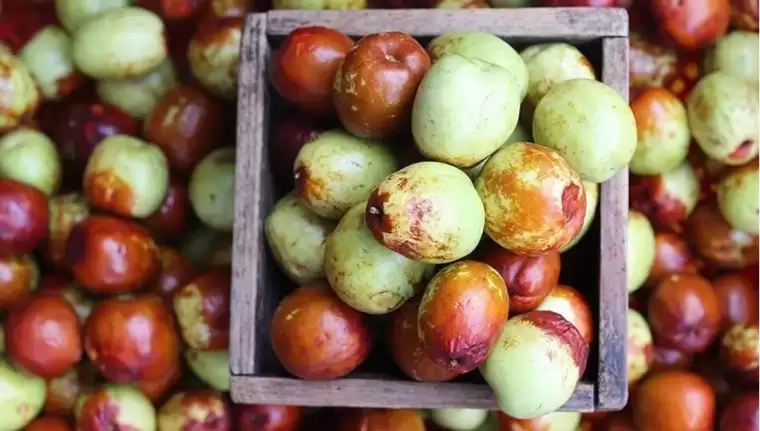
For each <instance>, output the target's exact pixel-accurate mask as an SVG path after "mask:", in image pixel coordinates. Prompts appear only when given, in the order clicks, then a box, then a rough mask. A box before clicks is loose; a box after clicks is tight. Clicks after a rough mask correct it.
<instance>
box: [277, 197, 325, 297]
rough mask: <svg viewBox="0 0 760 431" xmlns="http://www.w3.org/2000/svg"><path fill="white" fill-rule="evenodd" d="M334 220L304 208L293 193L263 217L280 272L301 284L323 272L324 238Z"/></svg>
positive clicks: (322, 274)
mask: <svg viewBox="0 0 760 431" xmlns="http://www.w3.org/2000/svg"><path fill="white" fill-rule="evenodd" d="M335 225H336V223H335V221H333V220H328V219H326V218H324V217H320V216H318V215H317V214H315V213H313V212H312V211H311V210H309V209H308V208H306V207H305V206H304V205H303V204H302V203H301V201H300V200H299V199H298V197H296V196H295V195H293V194H292V193H291V194H289V195H287V196H285V197H283V198H282V199H280V201H279V202H277V204H276V205H275V206H274V207H273V208H272V211H271V212H270V213H269V215H268V216H267V218H266V219H265V220H264V234H265V235H266V238H267V243H268V244H269V248H270V250H272V254H273V255H274V259H275V261H276V262H277V264H278V265H279V267H280V269H281V270H282V272H283V273H284V274H285V275H286V276H287V277H288V278H289V279H291V280H292V281H293V282H295V283H297V284H299V285H301V284H306V283H309V282H311V281H314V280H317V279H319V278H324V276H325V266H324V262H325V241H326V240H327V237H328V235H330V232H332V231H333V230H334V229H335Z"/></svg>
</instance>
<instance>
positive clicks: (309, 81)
mask: <svg viewBox="0 0 760 431" xmlns="http://www.w3.org/2000/svg"><path fill="white" fill-rule="evenodd" d="M353 44H354V42H353V41H352V40H351V38H349V37H348V36H346V35H345V34H343V33H341V32H339V31H337V30H333V29H330V28H327V27H301V28H299V29H296V30H294V31H292V32H291V33H290V34H289V35H288V37H287V38H286V39H285V42H283V44H282V46H280V48H279V49H278V50H277V52H276V53H275V54H274V56H273V59H272V63H271V67H272V75H271V79H272V85H274V88H275V89H276V90H277V92H278V93H279V94H280V96H282V97H283V98H284V99H285V100H287V101H288V102H290V103H292V104H293V105H294V106H295V107H296V108H298V109H300V110H301V111H304V112H306V113H308V114H311V115H314V116H318V117H325V116H331V115H332V114H333V113H334V108H333V94H332V87H333V79H334V77H335V73H336V72H337V71H338V68H339V67H340V63H341V61H343V58H344V57H345V56H346V54H347V53H348V51H349V49H351V46H352V45H353Z"/></svg>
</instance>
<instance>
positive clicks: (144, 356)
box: [84, 295, 181, 383]
mask: <svg viewBox="0 0 760 431" xmlns="http://www.w3.org/2000/svg"><path fill="white" fill-rule="evenodd" d="M180 347H181V346H180V339H179V335H178V334H177V329H176V327H175V324H174V317H173V316H172V315H171V313H170V312H169V310H167V308H166V307H165V306H164V305H163V303H162V302H161V299H160V298H159V297H158V296H154V295H141V296H137V297H134V298H122V299H116V298H115V299H106V300H103V301H101V302H99V303H98V304H97V305H96V306H95V308H94V309H93V311H92V315H90V318H89V319H87V323H86V325H85V329H84V348H85V351H86V352H87V356H88V357H89V358H90V360H91V361H92V362H93V363H94V364H95V365H96V367H97V368H98V371H100V373H101V374H102V375H103V376H105V377H106V378H107V379H109V380H110V381H112V382H119V383H134V382H138V381H140V380H155V379H159V378H161V377H162V376H163V375H164V374H165V373H168V372H169V371H171V368H172V366H173V365H174V364H175V363H176V362H177V361H178V360H179V354H180Z"/></svg>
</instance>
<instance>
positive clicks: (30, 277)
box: [0, 254, 40, 310]
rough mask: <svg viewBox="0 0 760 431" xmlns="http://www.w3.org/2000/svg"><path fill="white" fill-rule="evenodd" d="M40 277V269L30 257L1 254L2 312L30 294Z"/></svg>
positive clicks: (0, 304) (0, 292)
mask: <svg viewBox="0 0 760 431" xmlns="http://www.w3.org/2000/svg"><path fill="white" fill-rule="evenodd" d="M39 277H40V272H39V268H37V264H36V263H34V261H33V260H32V258H31V257H30V256H29V255H15V254H7V255H2V254H0V310H5V309H8V308H10V307H11V306H12V305H13V304H14V303H16V302H17V301H18V300H20V299H21V298H24V297H25V296H26V295H28V294H30V293H31V292H32V291H33V290H34V289H35V288H36V287H37V282H38V281H39Z"/></svg>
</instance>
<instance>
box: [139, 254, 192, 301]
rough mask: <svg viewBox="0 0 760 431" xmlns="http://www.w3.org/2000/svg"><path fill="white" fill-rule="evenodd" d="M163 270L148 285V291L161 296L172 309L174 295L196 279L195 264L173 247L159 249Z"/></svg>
mask: <svg viewBox="0 0 760 431" xmlns="http://www.w3.org/2000/svg"><path fill="white" fill-rule="evenodd" d="M158 260H159V262H160V263H161V269H160V270H159V272H158V275H157V276H156V277H154V278H153V280H151V282H150V283H149V284H148V290H149V291H151V292H153V293H155V294H157V295H158V296H160V297H161V298H162V299H163V300H164V302H166V304H167V305H168V306H170V307H172V308H173V307H174V305H173V303H174V293H175V292H176V291H177V290H179V289H180V288H182V287H183V286H184V285H186V284H188V283H190V282H191V281H192V280H193V277H195V274H196V270H195V265H194V264H193V262H192V261H191V260H190V259H188V258H187V257H185V256H183V255H182V254H181V253H180V252H178V251H177V250H175V249H173V248H171V247H164V246H162V247H159V248H158Z"/></svg>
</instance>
